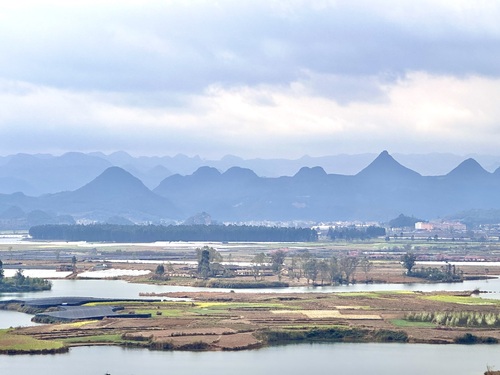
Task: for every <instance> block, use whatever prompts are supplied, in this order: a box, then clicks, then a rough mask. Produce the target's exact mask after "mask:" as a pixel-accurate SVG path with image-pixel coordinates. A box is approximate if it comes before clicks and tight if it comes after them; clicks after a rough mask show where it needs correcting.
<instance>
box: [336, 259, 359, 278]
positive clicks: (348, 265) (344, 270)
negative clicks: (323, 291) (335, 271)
mask: <svg viewBox="0 0 500 375" xmlns="http://www.w3.org/2000/svg"><path fill="white" fill-rule="evenodd" d="M358 264H359V258H358V257H354V256H346V257H342V258H340V260H339V269H340V273H341V274H343V276H344V278H343V279H344V281H345V282H346V283H347V284H349V283H350V282H352V279H351V276H352V275H353V274H354V272H356V268H357V267H358Z"/></svg>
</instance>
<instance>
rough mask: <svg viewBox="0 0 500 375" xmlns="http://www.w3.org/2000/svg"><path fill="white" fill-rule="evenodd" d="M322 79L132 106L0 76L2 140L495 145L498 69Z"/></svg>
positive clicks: (291, 149)
mask: <svg viewBox="0 0 500 375" xmlns="http://www.w3.org/2000/svg"><path fill="white" fill-rule="evenodd" d="M319 79H320V77H314V79H313V80H312V83H310V82H308V81H297V82H294V83H293V84H291V85H289V86H288V87H284V86H275V85H260V86H239V87H233V88H226V87H224V86H217V85H214V86H211V87H210V88H209V89H207V90H205V92H204V93H203V94H200V95H196V96H192V97H190V99H189V100H188V101H186V103H185V104H184V105H183V106H181V107H177V108H168V107H167V108H160V107H155V108H143V107H140V106H139V107H134V106H129V105H126V104H123V103H126V102H127V101H133V98H129V99H128V100H126V101H120V100H118V101H117V100H110V101H107V100H106V98H107V96H105V95H102V94H96V93H93V92H84V93H83V92H72V91H67V90H61V89H54V88H50V87H39V86H30V85H28V84H18V85H17V87H16V85H15V84H14V83H9V84H6V83H4V84H3V85H1V87H6V86H8V87H10V89H9V90H6V89H3V90H2V92H3V94H2V95H0V100H1V102H2V103H5V106H3V107H2V109H1V110H0V132H1V133H2V135H3V136H2V142H3V143H4V144H3V145H2V146H3V149H4V150H6V151H11V152H15V151H16V149H17V151H20V150H23V151H24V150H26V151H27V150H37V151H43V150H47V149H49V150H51V151H61V152H62V151H64V150H65V149H66V150H67V149H72V150H82V151H92V150H104V151H113V150H119V149H124V150H128V151H130V152H135V153H147V154H176V153H179V152H184V153H191V154H201V155H205V156H217V157H220V156H222V155H224V154H227V153H232V154H237V155H242V156H248V157H249V156H255V155H259V156H262V157H273V156H284V157H300V156H302V155H303V154H305V153H308V154H311V155H327V154H336V153H342V152H353V149H355V150H358V152H360V151H364V152H377V151H380V150H381V149H390V150H391V151H393V152H403V153H408V152H415V153H419V152H431V151H433V150H436V149H439V150H440V151H442V152H446V151H450V152H457V151H458V152H459V153H467V152H475V151H477V150H481V152H483V153H484V152H489V153H493V154H495V153H496V151H497V145H498V143H499V141H500V123H499V121H498V119H499V118H500V109H499V108H498V105H497V102H496V98H498V97H499V96H500V79H499V78H497V79H490V78H485V77H481V76H471V77H467V78H457V77H453V76H437V75H430V74H427V73H424V72H418V73H412V74H410V75H408V76H407V77H406V78H405V79H401V80H397V81H390V82H387V81H384V80H382V81H379V82H376V81H375V79H374V78H373V82H374V83H373V85H374V86H375V83H377V84H378V86H377V91H379V92H382V93H383V97H384V100H383V101H354V102H350V103H347V104H345V103H338V101H336V100H334V99H330V98H328V97H325V96H323V95H314V94H312V93H311V90H310V86H311V85H312V86H314V84H315V83H316V81H317V80H319ZM324 80H325V81H329V80H330V77H328V76H325V77H324ZM41 140H43V142H41ZM353 145H354V146H353ZM9 147H10V148H13V147H15V148H16V149H10V150H9ZM187 150H191V152H189V151H187Z"/></svg>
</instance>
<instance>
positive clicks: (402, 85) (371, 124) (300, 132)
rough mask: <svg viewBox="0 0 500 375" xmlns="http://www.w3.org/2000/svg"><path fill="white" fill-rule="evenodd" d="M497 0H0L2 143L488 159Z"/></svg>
mask: <svg viewBox="0 0 500 375" xmlns="http://www.w3.org/2000/svg"><path fill="white" fill-rule="evenodd" d="M499 20H500V2H498V1H496V0H491V1H481V0H474V1H470V0H467V1H462V0H449V1H442V0H419V1H415V0H392V1H389V0H386V1H384V0H377V1H373V0H366V1H365V0H360V1H353V0H345V1H334V0H331V1H329V0H317V1H316V0H309V1H306V0H283V1H279V0H278V1H272V0H265V1H260V0H249V1H246V0H238V1H236V0H228V1H224V0H222V1H210V0H205V1H201V0H200V1H198V0H189V1H187V0H182V1H169V0H161V1H160V0H158V1H153V0H151V1H148V0H140V1H139V0H137V1H134V0H117V1H114V0H72V1H67V0H32V1H30V0H16V1H7V0H0V153H1V154H3V155H6V154H11V153H17V152H28V153H37V152H51V153H55V154H59V153H62V152H65V151H83V152H87V151H103V152H112V151H116V150H124V151H127V152H129V153H131V154H134V155H175V154H177V153H184V154H186V155H200V156H202V157H220V156H223V155H225V154H234V155H238V156H242V157H263V158H272V157H287V158H296V157H300V156H303V155H305V154H308V155H311V156H322V155H333V154H339V153H364V152H380V151H382V150H384V149H387V150H389V151H390V152H392V153H397V152H398V153H427V152H453V153H457V154H461V155H465V154H467V153H482V154H498V155H500V22H499Z"/></svg>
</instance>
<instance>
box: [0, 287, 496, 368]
mask: <svg viewBox="0 0 500 375" xmlns="http://www.w3.org/2000/svg"><path fill="white" fill-rule="evenodd" d="M52 282H53V288H52V290H50V291H45V292H37V293H11V294H3V295H0V299H2V300H6V299H15V298H37V297H40V298H41V297H56V296H92V297H103V298H139V293H141V292H156V293H164V292H175V291H186V292H187V291H214V289H208V288H193V287H184V286H159V285H147V284H134V283H128V282H125V281H122V280H67V279H61V280H53V281H52ZM475 288H479V289H480V290H482V291H489V292H490V293H486V294H482V296H483V297H487V298H500V297H499V296H500V279H491V280H475V281H466V282H464V283H451V284H420V283H416V284H368V285H367V284H356V285H349V286H335V287H300V288H299V287H297V288H277V289H264V290H256V289H248V290H236V293H240V292H266V293H276V292H286V293H305V292H314V293H329V292H361V291H390V290H395V291H397V290H420V291H441V290H448V291H462V290H472V289H475ZM222 291H226V292H229V290H226V289H222ZM30 318H31V316H30V315H28V314H23V313H19V312H13V311H3V310H0V328H8V327H14V326H26V325H31V324H33V323H31V322H30ZM90 358H91V360H89V359H90ZM26 359H29V360H26ZM495 364H497V365H498V367H499V368H500V346H498V345H493V346H485V345H475V346H462V345H438V346H436V345H418V344H348V343H341V344H301V345H288V346H281V347H271V348H265V349H260V350H255V351H244V352H209V353H193V352H154V351H149V350H146V349H135V350H134V349H123V348H118V347H80V348H72V349H70V352H69V353H67V354H58V355H54V356H29V357H27V356H2V357H1V358H0V374H14V373H17V374H23V375H24V374H51V375H59V374H67V373H68V372H71V373H72V374H73V375H80V374H82V375H83V374H85V375H87V374H105V373H106V372H108V373H110V374H112V375H116V374H150V373H154V372H158V371H163V370H164V371H165V372H169V373H179V374H183V375H184V374H197V375H198V374H200V373H205V374H217V375H224V374H231V375H233V374H236V373H237V374H239V375H246V374H252V375H256V374H265V373H274V374H282V373H283V374H292V375H293V374H300V375H303V374H307V373H308V372H310V371H311V370H314V371H315V372H318V373H328V372H333V373H338V374H342V375H350V374H353V375H354V374H356V375H359V374H383V375H396V374H397V375H400V374H405V375H413V374H415V375H417V374H418V375H421V374H428V375H433V374H436V375H443V374H453V375H461V374H463V375H479V374H482V373H483V372H484V371H485V370H486V365H495ZM41 369H43V370H41Z"/></svg>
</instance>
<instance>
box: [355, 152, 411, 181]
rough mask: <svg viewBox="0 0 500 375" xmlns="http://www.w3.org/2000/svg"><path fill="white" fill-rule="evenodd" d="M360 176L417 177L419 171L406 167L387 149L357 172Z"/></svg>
mask: <svg viewBox="0 0 500 375" xmlns="http://www.w3.org/2000/svg"><path fill="white" fill-rule="evenodd" d="M357 176H360V177H376V176H380V177H388V176H390V177H417V176H420V174H419V173H417V172H415V171H413V170H411V169H409V168H406V167H405V166H403V165H401V164H400V163H398V162H397V161H396V159H394V158H393V157H392V156H391V155H390V154H389V153H388V152H387V151H385V150H384V151H382V152H381V153H380V154H379V155H378V156H377V157H376V158H375V160H374V161H372V162H371V163H370V165H368V166H367V167H366V168H365V169H363V170H362V171H361V172H359V173H358V174H357Z"/></svg>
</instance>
